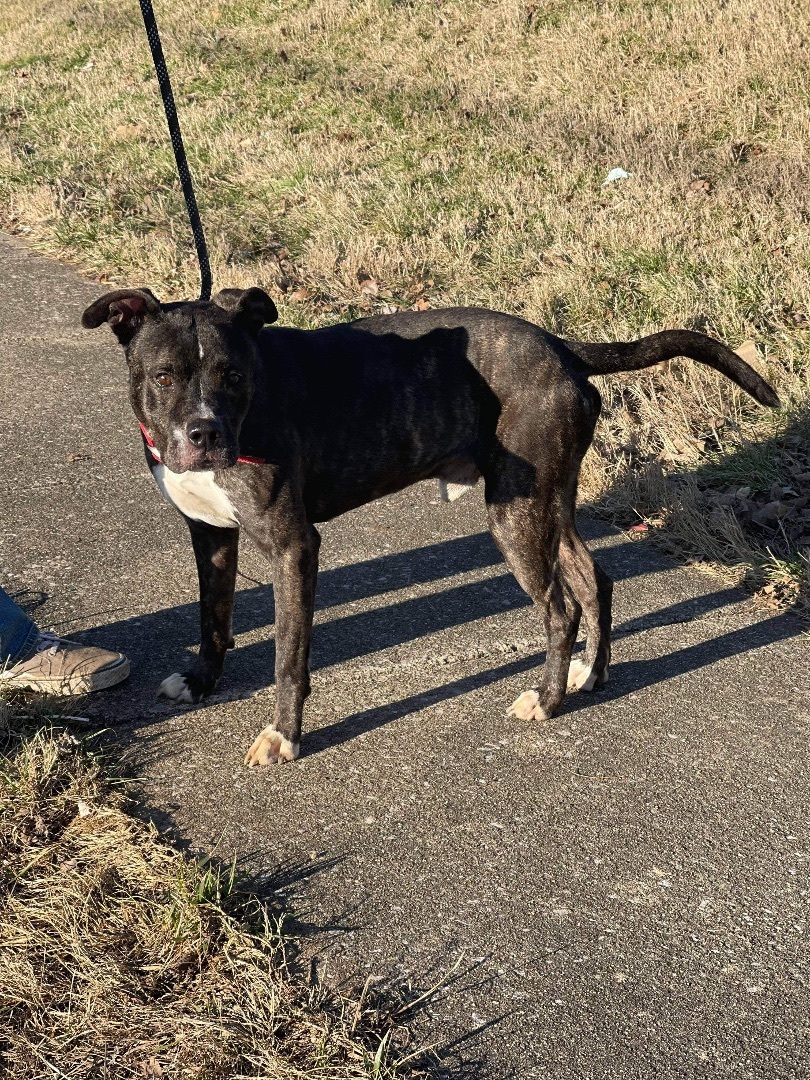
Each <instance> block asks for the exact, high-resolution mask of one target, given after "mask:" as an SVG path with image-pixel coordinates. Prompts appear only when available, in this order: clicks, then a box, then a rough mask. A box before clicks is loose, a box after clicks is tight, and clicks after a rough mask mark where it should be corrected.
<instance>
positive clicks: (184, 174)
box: [140, 0, 211, 300]
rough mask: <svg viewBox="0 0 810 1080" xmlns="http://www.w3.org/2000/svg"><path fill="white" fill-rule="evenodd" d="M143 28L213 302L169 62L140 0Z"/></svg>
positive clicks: (147, 3) (206, 294) (204, 290)
mask: <svg viewBox="0 0 810 1080" xmlns="http://www.w3.org/2000/svg"><path fill="white" fill-rule="evenodd" d="M140 4H141V15H143V24H144V26H145V27H146V36H147V38H148V39H149V48H150V49H151V50H152V60H153V62H154V65H155V74H156V75H157V78H158V85H159V86H160V94H161V97H162V98H163V108H164V109H165V111H166V123H167V124H168V125H169V134H170V135H171V137H172V148H173V149H174V160H175V161H176V162H177V172H178V173H179V175H180V184H181V185H182V188H183V195H184V196H185V200H186V209H187V210H188V220H189V222H190V223H191V231H192V233H193V234H194V246H195V247H196V248H197V260H198V262H199V264H200V299H201V300H210V299H211V265H210V263H209V262H208V248H207V247H206V244H205V234H204V233H203V227H202V221H201V220H200V211H199V210H198V209H197V200H196V198H195V197H194V188H193V186H192V183H191V173H190V172H189V170H188V162H187V161H186V151H185V150H184V148H183V137H182V135H181V134H180V123H179V121H178V119H177V109H176V108H175V105H174V95H173V94H172V84H171V82H170V81H169V72H168V70H167V69H166V60H165V59H164V56H163V48H162V46H161V44H160V34H159V33H158V28H157V22H156V21H155V13H154V11H153V10H152V0H140Z"/></svg>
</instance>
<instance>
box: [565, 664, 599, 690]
mask: <svg viewBox="0 0 810 1080" xmlns="http://www.w3.org/2000/svg"><path fill="white" fill-rule="evenodd" d="M594 686H596V670H595V669H594V667H593V665H592V664H589V663H587V662H586V661H585V660H572V661H571V664H570V666H569V668H568V690H569V691H572V690H593V688H594Z"/></svg>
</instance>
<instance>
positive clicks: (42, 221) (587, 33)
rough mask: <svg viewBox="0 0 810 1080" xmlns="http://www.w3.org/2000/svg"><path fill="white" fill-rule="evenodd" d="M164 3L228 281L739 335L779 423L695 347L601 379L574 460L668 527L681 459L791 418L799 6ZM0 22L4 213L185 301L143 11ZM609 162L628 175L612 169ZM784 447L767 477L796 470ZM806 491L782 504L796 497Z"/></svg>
mask: <svg viewBox="0 0 810 1080" xmlns="http://www.w3.org/2000/svg"><path fill="white" fill-rule="evenodd" d="M158 18H159V20H160V23H161V26H162V29H163V33H164V38H165V46H166V51H167V54H168V57H169V61H170V65H171V67H172V73H173V78H174V82H175V88H176V92H177V99H178V103H179V108H180V112H181V118H182V123H183V127H184V131H185V135H186V141H187V144H188V149H189V156H190V159H191V163H192V168H193V171H194V174H195V177H196V180H197V186H198V194H199V201H200V205H201V208H202V213H203V217H204V220H205V223H206V226H207V232H208V236H209V239H210V242H211V246H212V249H213V251H212V255H213V267H214V278H215V282H216V283H217V285H220V286H224V285H247V284H257V283H258V284H263V285H264V286H265V287H267V288H269V289H270V291H271V292H273V293H274V295H275V297H276V299H277V300H278V302H279V307H280V309H281V316H282V319H283V320H285V321H288V322H293V323H296V324H298V325H315V324H319V323H323V322H327V321H330V320H334V319H337V318H345V317H347V316H351V315H352V314H355V313H358V312H362V311H368V310H375V309H379V308H380V307H382V306H383V305H395V306H402V305H406V304H412V303H413V302H414V301H415V300H417V299H419V298H420V297H425V298H426V299H427V301H428V302H429V303H432V304H451V303H476V304H485V305H489V306H493V307H497V308H500V309H505V310H508V311H512V312H515V313H517V314H521V315H524V316H526V317H528V318H530V319H533V320H535V321H537V322H539V323H542V324H544V325H546V326H548V327H549V328H550V329H552V330H556V331H558V332H560V333H563V334H566V335H570V336H574V337H581V338H594V339H607V338H618V339H621V338H630V337H635V336H638V335H640V334H643V333H646V332H649V331H652V330H657V329H661V328H664V327H671V326H691V327H697V328H700V329H704V330H706V331H707V332H709V333H713V334H717V335H719V336H721V337H722V338H724V339H726V340H728V341H729V342H731V343H732V345H734V346H737V345H739V344H740V343H741V342H743V341H746V340H747V341H753V342H755V343H756V347H757V353H758V357H759V361H758V362H759V366H760V368H761V370H762V371H763V373H764V374H766V375H767V376H768V377H769V378H770V379H772V381H773V382H774V383H775V384H776V386H777V387H778V389H779V391H780V393H781V395H782V397H783V400H784V401H785V403H786V405H787V406H788V413H787V414H786V415H785V416H783V417H781V418H776V417H774V416H772V415H766V414H764V413H763V412H762V411H759V410H757V409H756V408H755V407H754V406H753V405H752V403H750V402H749V401H748V400H747V399H742V398H741V397H740V395H739V394H738V393H737V392H736V390H735V389H733V388H731V387H730V386H729V385H728V384H727V383H724V382H723V381H722V380H721V378H720V377H719V376H717V375H715V374H714V373H713V372H707V371H703V370H700V371H698V370H696V369H695V368H694V367H691V366H688V365H685V364H682V365H670V366H669V367H668V368H667V370H659V371H655V372H651V373H644V374H641V375H635V376H633V377H632V378H628V379H626V380H620V379H616V380H613V381H612V382H611V383H610V385H609V386H607V387H605V388H604V389H605V400H606V416H605V420H604V422H603V424H602V425H601V429H600V434H599V439H598V445H597V448H596V451H595V453H594V454H592V455H591V456H590V457H589V459H588V462H587V465H586V470H585V473H584V493H585V495H586V496H587V497H589V498H590V499H592V500H596V501H597V502H600V503H601V505H602V506H603V507H608V508H609V507H611V506H617V505H620V504H621V503H622V501H623V500H624V501H625V502H626V501H627V500H628V499H629V498H630V496H631V495H632V496H633V498H636V495H637V493H638V491H641V494H642V495H643V497H644V500H645V501H646V503H649V504H650V508H651V509H650V514H651V515H652V516H653V517H655V516H658V517H660V518H662V519H663V517H666V518H667V520H668V521H670V520H673V517H674V505H675V502H676V501H677V499H678V498H679V495H678V490H679V489H678V487H677V485H675V486H673V484H672V483H671V481H670V480H669V479H668V477H669V476H671V475H673V474H675V473H683V472H684V471H692V470H695V469H701V468H702V467H703V466H704V465H705V464H707V463H709V464H712V463H714V466H717V462H718V461H723V462H727V463H731V462H734V464H733V465H730V471H729V477H730V479H729V480H728V482H726V480H725V478H724V476H723V473H722V468H720V467H719V466H717V467H716V468H715V472H714V476H715V479H714V481H713V483H714V488H715V490H717V491H720V492H721V493H722V492H723V491H724V488H726V487H728V484H730V483H733V482H734V479H735V475H736V473H738V472H739V471H740V469H744V468H745V467H746V461H747V455H749V454H750V453H751V447H752V445H753V444H754V443H760V444H761V443H763V442H764V441H765V440H769V439H771V440H776V442H775V443H774V444H773V445H775V446H776V445H778V440H779V438H781V437H782V436H781V435H780V432H785V433H786V435H788V436H789V435H790V434H791V433H792V432H795V431H799V432H803V431H804V430H805V428H804V427H803V425H804V424H805V422H806V415H807V410H808V400H810V364H809V363H808V360H807V346H808V343H809V342H810V284H809V279H808V269H809V268H810V229H808V224H807V222H808V195H807V193H808V191H809V190H810V185H809V184H808V181H810V169H809V168H808V161H807V146H808V145H810V94H809V93H808V89H807V88H808V86H810V6H808V5H807V4H806V3H805V2H804V0H728V2H726V3H723V4H705V3H703V2H702V0H670V2H667V3H648V2H644V0H599V2H597V0H583V2H573V0H543V2H536V0H532V2H523V3H518V2H515V0H493V2H490V3H481V2H472V0H451V2H446V3H441V2H434V0H373V2H372V0H308V2H304V3H300V2H296V3H293V2H292V0H272V2H271V0H254V2H250V3H245V2H241V0H222V2H219V3H216V4H209V3H203V2H201V0H200V2H193V3H192V2H189V0H181V2H177V3H172V4H168V3H165V4H164V3H161V4H158ZM0 33H1V34H2V39H1V40H0V96H1V98H2V101H3V105H2V107H1V108H0V135H1V136H2V138H0V195H1V196H2V223H3V224H5V225H6V227H11V228H15V229H17V230H18V231H23V232H25V233H26V235H28V236H30V237H31V238H32V239H34V240H35V241H36V242H37V243H38V244H40V245H41V246H43V247H44V248H46V249H47V250H50V251H53V252H55V253H57V254H59V255H62V256H66V257H68V258H70V259H72V260H74V261H76V262H77V263H79V264H80V265H81V266H82V267H84V268H85V269H86V270H89V271H90V272H93V273H97V274H99V275H101V276H103V277H104V278H105V279H108V280H112V281H116V282H122V283H128V284H140V283H148V284H150V285H152V286H153V287H154V288H155V289H156V291H157V292H158V293H159V294H161V295H163V296H165V297H167V298H168V297H172V296H177V295H193V294H194V293H195V290H196V287H197V278H196V267H195V264H194V261H193V257H192V254H191V247H190V241H189V236H188V230H187V225H186V222H185V218H184V212H183V209H182V204H181V201H180V197H179V195H178V191H177V185H176V181H175V178H174V165H173V161H172V158H171V153H170V150H169V147H168V142H167V138H166V135H165V132H164V122H163V118H162V113H161V108H160V103H159V99H158V97H157V93H156V87H155V81H154V77H153V74H152V71H151V66H150V60H149V56H148V52H147V50H146V46H145V43H144V40H143V31H142V27H141V24H140V19H139V15H138V12H137V8H136V6H135V5H130V6H126V5H124V6H122V5H121V4H119V3H113V2H112V0H52V2H50V3H48V4H47V5H46V4H44V3H40V4H38V5H35V6H34V10H33V11H32V5H31V3H30V2H27V0H10V2H9V3H7V4H6V5H5V7H4V9H3V11H2V12H1V13H0ZM615 166H621V167H623V168H624V169H626V170H627V171H628V172H629V173H631V174H632V175H631V177H630V179H628V180H623V181H619V182H616V183H613V184H609V185H607V186H603V180H604V179H605V177H606V175H607V173H608V172H609V170H611V169H612V168H614V167H615ZM364 275H368V276H370V277H371V278H372V279H373V280H374V281H375V282H376V284H377V286H378V290H377V292H376V293H374V291H373V290H366V291H363V290H362V289H361V288H360V281H361V280H362V279H363V276H364ZM720 420H723V421H724V425H723V426H722V428H721V426H720V424H719V421H720ZM779 460H781V459H780V455H779V454H776V455H775V475H772V476H771V479H770V480H769V481H768V489H769V487H770V486H772V485H773V484H774V483H777V482H781V481H784V483H783V485H782V486H783V487H784V488H785V489H786V491H789V490H791V489H795V488H796V483H797V481H796V478H795V477H792V476H788V475H785V474H783V472H782V471H781V466H780V464H779ZM656 462H657V463H658V465H659V466H660V470H659V471H661V472H662V473H663V475H664V480H663V481H661V482H656V483H655V484H654V485H652V486H646V487H645V479H644V478H645V477H646V476H647V475H652V473H651V472H650V471H649V468H648V467H649V466H650V464H651V463H656ZM653 472H654V470H653ZM771 472H772V473H773V472H774V470H771ZM798 482H799V483H800V484H805V487H802V488H801V490H800V491H798V493H797V494H796V495H795V497H794V496H790V495H789V494H787V498H788V499H793V498H795V499H796V500H801V499H802V498H804V497H805V495H810V489H808V487H807V485H806V482H805V481H798ZM639 485H641V487H639ZM768 489H763V490H762V491H758V492H754V496H755V498H756V497H757V496H761V498H762V499H765V498H766V497H767V495H768ZM656 500H658V502H659V505H658V506H657V507H655V506H653V503H654V502H655V501H656ZM807 505H808V504H805V505H804V506H795V507H794V508H793V509H792V510H791V513H794V511H795V514H798V515H800V516H799V518H797V519H795V521H794V524H795V523H796V521H798V522H799V523H801V520H802V519H801V514H802V513H803V512H804V511H805V510H806V509H807ZM668 508H669V510H670V511H673V512H672V513H669V515H667V513H666V511H667V509H668ZM727 517H728V521H729V526H730V528H731V531H732V532H731V533H730V534H729V542H730V543H732V546H736V545H737V543H738V540H739V538H737V540H733V539H732V533H733V531H734V529H735V525H734V524H733V523H732V520H731V518H732V517H734V518H735V519H736V521H737V524H739V525H740V527H741V528H742V529H743V531H744V536H745V542H746V545H747V548H748V554H747V555H744V556H742V557H743V561H747V562H748V564H749V565H754V564H757V565H761V566H764V565H765V564H766V563H767V560H768V558H769V557H770V556H769V554H768V549H769V548H770V549H772V550H773V549H774V548H775V549H778V550H777V551H776V556H777V557H778V558H779V559H780V560H781V561H782V562H783V563H785V564H790V565H792V566H795V567H796V568H797V573H799V576H801V567H802V565H803V564H802V558H803V556H802V551H803V548H805V547H806V546H807V545H806V544H803V543H801V541H802V537H803V535H804V533H803V532H802V530H801V529H798V528H797V529H795V530H793V532H794V533H795V536H792V535H791V536H790V537H789V538H788V542H787V543H784V542H783V540H782V537H781V534H780V533H779V531H778V530H775V529H774V530H769V528H767V527H766V528H762V529H760V528H759V527H758V526H754V527H751V528H749V525H748V523H747V522H746V521H745V520H743V518H742V517H740V516H739V515H737V513H736V511H735V509H734V507H730V508H729V515H727ZM805 520H807V521H808V530H807V531H808V532H810V519H805ZM671 538H672V539H673V540H675V539H677V537H676V536H675V534H674V533H673V534H672V537H671ZM704 554H711V553H710V552H704ZM739 554H741V551H740V553H739Z"/></svg>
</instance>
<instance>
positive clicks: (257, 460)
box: [138, 420, 266, 465]
mask: <svg viewBox="0 0 810 1080" xmlns="http://www.w3.org/2000/svg"><path fill="white" fill-rule="evenodd" d="M138 427H139V428H140V429H141V435H143V440H144V442H145V443H146V445H147V447H148V448H149V453H150V454H151V455H152V457H153V458H154V459H155V461H161V460H162V459H161V456H160V451H159V450H158V448H157V447H156V446H155V444H154V442H153V440H152V436H151V435H150V434H149V432H148V431H147V430H146V428H145V427H144V426H143V424H142V423H141V422H140V420H139V421H138ZM236 460H237V461H243V462H244V463H245V464H246V465H264V464H265V463H266V459H265V458H263V457H254V456H253V455H252V454H242V455H241V456H240V457H238V458H237V459H236Z"/></svg>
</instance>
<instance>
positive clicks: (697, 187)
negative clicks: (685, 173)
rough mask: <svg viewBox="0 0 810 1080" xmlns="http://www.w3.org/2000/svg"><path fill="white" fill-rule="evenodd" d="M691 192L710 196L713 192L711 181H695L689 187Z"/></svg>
mask: <svg viewBox="0 0 810 1080" xmlns="http://www.w3.org/2000/svg"><path fill="white" fill-rule="evenodd" d="M689 190H690V191H700V192H702V193H703V194H704V195H708V194H709V192H710V191H711V190H712V185H711V181H709V180H705V179H701V180H693V181H692V183H691V184H690V185H689Z"/></svg>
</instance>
